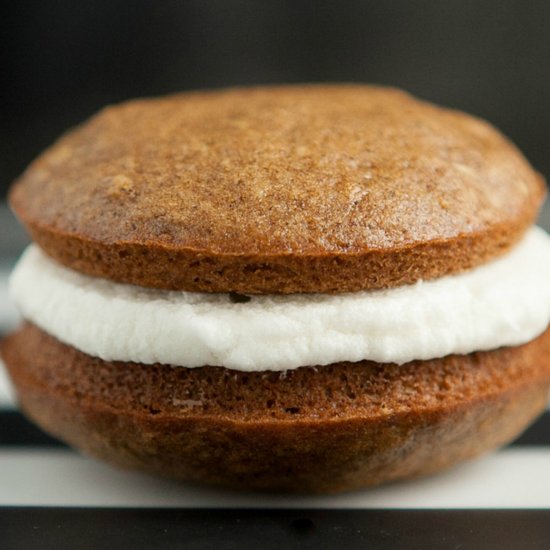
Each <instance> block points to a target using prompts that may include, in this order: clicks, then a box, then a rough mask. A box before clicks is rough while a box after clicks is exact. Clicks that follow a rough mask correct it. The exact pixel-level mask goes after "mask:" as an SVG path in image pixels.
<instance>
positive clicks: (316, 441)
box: [2, 324, 550, 492]
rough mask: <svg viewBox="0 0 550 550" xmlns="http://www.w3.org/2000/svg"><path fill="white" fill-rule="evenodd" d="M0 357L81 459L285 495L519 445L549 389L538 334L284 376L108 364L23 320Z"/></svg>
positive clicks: (41, 418)
mask: <svg viewBox="0 0 550 550" xmlns="http://www.w3.org/2000/svg"><path fill="white" fill-rule="evenodd" d="M2 353H3V357H4V360H5V361H6V364H7V366H8V369H9V371H10V374H11V377H12V379H13V381H14V383H15V385H16V388H17V391H18V393H19V398H20V401H21V405H22V407H23V409H24V410H25V411H26V413H27V414H28V415H29V416H30V417H31V418H32V419H33V420H34V421H35V422H36V423H38V424H39V425H40V426H42V427H43V428H44V429H45V430H47V431H49V432H51V433H53V434H55V435H57V436H58V437H60V438H61V439H64V440H65V441H67V442H69V443H70V444H71V445H74V446H75V447H77V448H79V449H81V450H83V451H84V452H86V453H89V454H91V455H94V456H97V457H100V458H104V459H107V460H109V461H111V462H113V463H115V464H118V465H120V466H124V467H130V468H138V469H142V470H145V471H148V472H151V473H155V474H161V475H164V476H169V477H174V478H177V479H182V480H192V481H200V482H203V483H209V484H216V485H222V486H229V487H238V488H253V489H270V490H273V489H274V490H285V491H309V492H310V491H314V492H333V491H342V490H349V489H356V488H359V487H363V486H366V485H373V484H377V483H381V482H385V481H390V480H394V479H403V478H410V477H416V476H420V475H425V474H430V473H433V472H437V471H439V470H441V469H444V468H447V467H449V466H451V465H453V464H454V463H456V462H459V461H462V460H465V459H468V458H471V457H473V456H476V455H478V454H479V453H482V452H484V451H486V450H489V449H492V448H494V447H497V446H499V445H502V444H504V443H507V442H508V441H510V440H511V439H513V438H514V437H515V436H517V435H518V433H519V432H520V431H521V430H523V429H524V428H525V426H526V425H527V424H528V423H529V422H530V421H531V420H532V419H533V418H534V417H535V416H536V415H537V414H539V413H540V412H541V411H542V410H543V408H544V406H545V403H546V400H547V396H548V385H549V383H550V330H549V331H547V332H546V333H545V334H544V335H542V336H541V337H539V338H537V339H536V340H534V341H533V342H530V343H529V344H526V345H523V346H519V347H516V348H502V349H499V350H496V351H491V352H479V353H472V354H470V355H464V356H449V357H446V358H444V359H436V360H432V361H415V362H412V363H408V364H406V365H402V366H397V365H391V364H378V363H373V362H369V361H362V362H359V363H338V364H334V365H329V366H324V367H316V368H313V367H303V368H300V369H297V370H292V371H288V372H286V373H285V374H281V373H276V372H267V373H257V372H256V373H244V372H238V371H233V370H229V369H224V368H220V367H202V368H196V369H186V368H173V367H169V366H164V365H150V366H147V365H138V364H133V363H121V362H116V363H109V362H105V361H102V360H100V359H96V358H92V357H90V356H87V355H85V354H83V353H81V352H79V351H77V350H75V349H74V348H71V347H68V346H66V345H64V344H61V343H60V342H58V341H57V340H55V339H54V338H52V337H50V336H48V335H47V334H45V333H44V332H42V331H41V330H39V329H38V328H36V327H34V326H32V325H29V324H27V325H25V326H24V327H23V328H22V329H20V330H19V331H18V332H17V333H15V334H14V335H12V336H11V337H9V338H8V339H7V340H5V341H4V342H3V343H2Z"/></svg>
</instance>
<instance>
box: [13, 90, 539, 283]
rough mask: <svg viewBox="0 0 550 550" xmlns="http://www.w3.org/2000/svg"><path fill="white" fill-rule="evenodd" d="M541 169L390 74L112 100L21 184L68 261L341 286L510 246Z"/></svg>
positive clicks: (530, 206)
mask: <svg viewBox="0 0 550 550" xmlns="http://www.w3.org/2000/svg"><path fill="white" fill-rule="evenodd" d="M543 189H544V185H543V182H542V178H541V177H540V176H539V175H538V174H536V173H535V172H534V171H533V169H532V168H531V167H530V166H529V164H528V162H527V161H526V160H525V159H524V157H523V156H522V155H521V153H519V152H518V150H517V149H516V148H515V147H514V146H513V145H512V144H511V143H510V142H509V141H507V140H506V139H505V138H504V137H503V136H502V135H501V134H499V133H498V132H497V131H496V130H495V129H493V128H492V127H491V126H489V125H488V124H487V123H485V122H482V121H480V120H478V119H475V118H472V117H469V116H467V115H465V114H463V113H460V112H456V111H450V110H445V109H441V108H438V107H435V106H433V105H430V104H428V103H424V102H420V101H418V100H416V99H414V98H412V97H411V96H409V95H407V94H405V93H403V92H400V91H397V90H393V89H387V88H378V87H370V86H353V85H340V86H336V85H334V86H295V87H293V86H287V87H273V88H256V89H254V88H251V89H235V90H225V91H217V92H197V93H188V94H180V95H174V96H169V97H165V98H160V99H153V100H138V101H132V102H128V103H125V104H121V105H118V106H115V107H110V108H107V109H104V110H103V111H101V112H100V113H99V114H98V115H96V116H95V117H93V118H92V119H91V120H90V121H88V122H87V123H85V124H84V125H82V126H80V127H79V128H77V129H75V130H73V131H71V132H70V133H68V134H67V135H66V136H64V137H62V138H61V139H60V140H59V141H58V142H57V143H56V144H54V145H53V146H52V147H51V148H50V149H49V150H47V151H46V152H45V153H44V154H43V155H42V156H41V157H39V158H38V159H37V160H36V161H35V162H34V163H33V164H32V165H31V166H30V167H29V168H28V170H27V171H26V172H25V173H24V174H23V176H22V177H21V178H20V179H19V181H18V182H17V183H16V185H15V186H14V188H13V189H12V192H11V195H10V200H11V204H12V206H13V208H14V210H15V212H16V213H17V215H18V216H19V217H20V218H21V220H22V221H23V222H24V223H25V225H26V226H27V228H28V229H29V231H30V232H31V234H32V237H33V239H34V240H35V241H36V242H37V243H38V244H40V245H41V246H42V247H43V248H44V249H45V250H46V251H47V252H48V253H49V254H50V255H51V256H53V257H54V258H56V259H58V260H59V261H61V262H62V263H64V264H66V265H68V266H70V267H73V268H75V269H78V270H80V271H83V272H85V273H89V274H92V275H97V276H102V277H107V278H110V279H113V280H118V281H124V282H130V283H134V284H140V285H144V286H152V287H159V288H170V289H185V290H193V291H199V290H200V291H213V292H227V291H238V292H244V293H262V292H342V291H353V290H359V289H365V288H381V287H388V286H396V285H400V284H405V283H410V282H413V281H415V280H418V279H421V278H423V279H427V278H433V277H438V276H441V275H444V274H446V273H451V272H456V271H460V270H462V269H465V268H468V267H471V266H475V265H478V264H480V263H482V262H484V261H486V260H488V259H490V258H492V257H494V256H497V255H499V254H501V253H502V252H504V251H505V250H506V249H507V248H509V247H510V246H511V245H512V244H513V243H514V242H516V241H517V240H518V239H519V238H520V236H521V235H522V234H523V232H524V231H525V229H526V228H527V227H528V226H529V225H531V224H532V223H533V221H534V219H535V217H536V214H537V211H538V208H539V206H540V203H541V200H542V197H543V194H544V190H543Z"/></svg>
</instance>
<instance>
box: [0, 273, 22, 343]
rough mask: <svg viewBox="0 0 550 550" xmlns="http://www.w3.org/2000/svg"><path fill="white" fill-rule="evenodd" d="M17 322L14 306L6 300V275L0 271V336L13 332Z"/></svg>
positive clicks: (17, 315)
mask: <svg viewBox="0 0 550 550" xmlns="http://www.w3.org/2000/svg"><path fill="white" fill-rule="evenodd" d="M18 322H19V314H18V313H17V309H16V307H15V304H14V303H13V302H12V301H11V300H9V299H8V274H7V272H6V271H5V270H0V334H5V333H7V332H9V331H10V330H13V329H14V328H15V327H16V326H17V323H18Z"/></svg>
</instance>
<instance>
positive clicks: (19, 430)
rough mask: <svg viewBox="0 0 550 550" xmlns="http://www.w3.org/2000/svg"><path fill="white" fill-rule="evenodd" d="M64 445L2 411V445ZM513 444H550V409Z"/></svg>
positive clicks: (16, 416) (21, 419)
mask: <svg viewBox="0 0 550 550" xmlns="http://www.w3.org/2000/svg"><path fill="white" fill-rule="evenodd" d="M10 445H11V446H35V447H60V446H64V445H63V443H60V442H59V441H57V440H56V439H54V438H52V437H50V436H49V435H46V434H45V433H44V432H43V431H41V430H40V429H39V428H37V427H35V426H34V425H33V424H31V423H30V422H29V421H28V420H27V419H26V418H25V417H24V416H23V415H22V414H21V413H19V412H17V411H0V446H10ZM511 445H512V446H546V445H548V446H550V411H546V412H545V413H544V414H543V415H542V416H541V417H540V418H539V419H538V420H537V421H536V422H535V423H534V424H533V425H532V426H531V427H530V428H528V429H527V430H526V431H525V432H524V433H523V434H522V435H521V436H520V437H519V438H518V439H516V440H515V441H514V442H513V443H512V444H511Z"/></svg>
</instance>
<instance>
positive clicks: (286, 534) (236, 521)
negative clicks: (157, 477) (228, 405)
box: [0, 508, 550, 550]
mask: <svg viewBox="0 0 550 550" xmlns="http://www.w3.org/2000/svg"><path fill="white" fill-rule="evenodd" d="M0 533H2V548H3V549H4V550H28V549H29V548H40V549H41V550H50V549H51V550H61V549H65V548H67V549H71V550H72V549H74V548H79V549H88V548H89V549H97V548H109V547H112V548H120V549H121V550H124V549H126V548H128V549H135V548H148V549H160V548H163V549H165V548H185V549H186V550H194V549H201V550H203V549H206V548H216V549H233V548H235V549H237V548H239V549H241V548H262V550H269V549H276V550H281V548H284V549H285V550H286V549H292V548H315V549H323V548H330V549H332V548H342V547H344V548H346V549H347V550H351V549H353V548H362V549H365V548H377V549H381V550H393V549H399V550H402V549H403V548H406V549H407V550H416V549H422V550H425V549H426V548H434V549H435V548H483V549H485V550H493V549H495V550H497V549H498V550H503V549H508V548H521V549H524V550H527V549H543V548H548V541H549V540H550V511H549V510H523V511H522V510H453V511H449V510H212V509H200V510H189V509H184V510H172V509H98V508H3V509H0Z"/></svg>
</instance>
